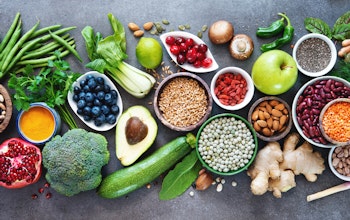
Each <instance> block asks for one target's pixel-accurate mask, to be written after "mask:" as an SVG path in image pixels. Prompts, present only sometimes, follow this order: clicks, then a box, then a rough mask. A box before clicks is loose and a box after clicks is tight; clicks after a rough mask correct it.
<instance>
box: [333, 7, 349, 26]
mask: <svg viewBox="0 0 350 220" xmlns="http://www.w3.org/2000/svg"><path fill="white" fill-rule="evenodd" d="M349 23H350V11H347V12H345V13H344V14H343V15H341V16H340V17H339V18H338V19H337V20H336V21H335V23H334V26H333V29H335V28H336V26H338V25H341V24H349Z"/></svg>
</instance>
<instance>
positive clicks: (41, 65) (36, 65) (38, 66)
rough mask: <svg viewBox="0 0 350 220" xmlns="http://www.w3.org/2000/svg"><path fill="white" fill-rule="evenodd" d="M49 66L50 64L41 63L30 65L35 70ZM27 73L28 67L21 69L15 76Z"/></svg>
mask: <svg viewBox="0 0 350 220" xmlns="http://www.w3.org/2000/svg"><path fill="white" fill-rule="evenodd" d="M47 65H48V63H39V64H35V65H30V66H31V67H32V68H33V69H35V68H40V67H46V66H47ZM25 71H26V66H24V67H22V68H19V69H17V70H16V71H15V74H19V73H24V72H25Z"/></svg>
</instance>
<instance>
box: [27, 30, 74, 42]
mask: <svg viewBox="0 0 350 220" xmlns="http://www.w3.org/2000/svg"><path fill="white" fill-rule="evenodd" d="M75 28H76V27H75V26H72V27H66V28H62V29H58V30H57V31H54V32H52V33H55V34H57V35H60V34H63V33H65V32H68V31H70V30H73V29H75ZM38 38H40V39H41V41H42V42H45V41H48V40H50V39H51V38H52V37H51V35H50V34H46V35H42V36H40V37H38ZM32 40H35V39H31V40H29V41H27V42H26V43H25V44H24V45H23V46H25V45H26V44H29V42H30V41H32Z"/></svg>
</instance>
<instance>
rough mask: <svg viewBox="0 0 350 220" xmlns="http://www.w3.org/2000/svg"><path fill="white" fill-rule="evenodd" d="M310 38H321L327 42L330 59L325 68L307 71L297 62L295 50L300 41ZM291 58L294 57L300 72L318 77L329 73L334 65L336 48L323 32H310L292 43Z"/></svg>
mask: <svg viewBox="0 0 350 220" xmlns="http://www.w3.org/2000/svg"><path fill="white" fill-rule="evenodd" d="M310 38H318V39H321V40H323V41H324V42H326V43H327V45H328V46H329V48H330V50H331V59H330V62H329V63H328V66H327V67H326V68H325V69H323V70H321V71H318V72H309V71H307V70H305V69H303V68H302V67H301V65H300V64H299V63H298V59H297V51H298V48H299V46H300V44H301V43H302V42H304V41H305V40H307V39H310ZM293 58H294V60H295V62H296V63H297V67H298V70H299V71H300V72H302V73H303V74H305V75H307V76H310V77H319V76H323V75H325V74H327V73H329V72H330V71H331V70H332V68H333V67H334V65H335V63H336V61H337V49H336V47H335V45H334V43H333V42H332V40H330V39H329V38H328V37H327V36H325V35H323V34H316V33H310V34H306V35H304V36H303V37H301V38H300V39H299V40H298V41H297V42H296V44H295V45H294V48H293Z"/></svg>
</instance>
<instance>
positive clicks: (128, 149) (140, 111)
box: [115, 105, 158, 166]
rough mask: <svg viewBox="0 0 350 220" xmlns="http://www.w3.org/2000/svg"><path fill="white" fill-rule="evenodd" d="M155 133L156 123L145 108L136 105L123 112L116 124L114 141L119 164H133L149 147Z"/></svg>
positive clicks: (156, 129)
mask: <svg viewBox="0 0 350 220" xmlns="http://www.w3.org/2000/svg"><path fill="white" fill-rule="evenodd" d="M157 133H158V125H157V122H156V120H155V119H154V118H153V116H152V114H151V112H150V111H149V110H148V109H147V108H146V107H144V106H140V105H136V106H132V107H130V108H128V109H127V110H126V111H124V112H123V114H122V115H121V116H120V118H119V120H118V123H117V127H116V139H115V140H116V155H117V158H118V159H119V160H120V162H121V164H122V165H124V166H129V165H131V164H133V163H134V162H135V161H136V160H137V159H138V158H139V157H140V156H141V155H142V154H143V153H144V152H145V151H146V150H147V149H148V148H150V147H151V145H152V144H153V142H154V140H155V139H156V136H157Z"/></svg>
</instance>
